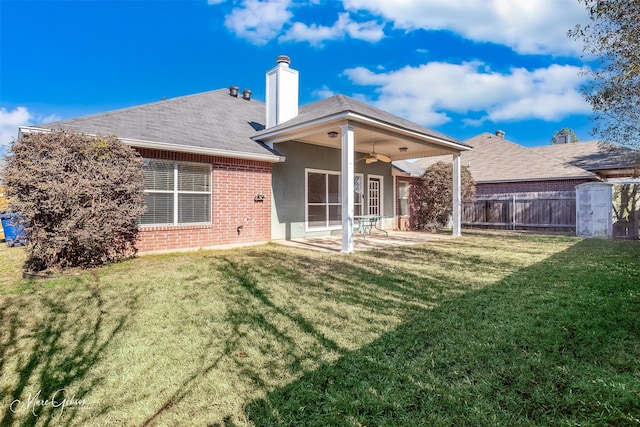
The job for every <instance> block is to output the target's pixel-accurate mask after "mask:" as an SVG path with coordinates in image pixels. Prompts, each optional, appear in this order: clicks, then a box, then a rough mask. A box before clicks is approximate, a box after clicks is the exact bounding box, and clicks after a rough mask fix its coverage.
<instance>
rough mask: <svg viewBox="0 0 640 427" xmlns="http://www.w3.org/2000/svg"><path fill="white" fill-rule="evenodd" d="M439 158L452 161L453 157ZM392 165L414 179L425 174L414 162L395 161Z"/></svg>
mask: <svg viewBox="0 0 640 427" xmlns="http://www.w3.org/2000/svg"><path fill="white" fill-rule="evenodd" d="M438 157H448V158H449V160H451V156H438ZM391 164H392V165H393V166H394V167H395V168H396V169H398V170H400V171H401V172H405V173H408V174H409V175H410V176H413V177H420V176H422V174H424V169H423V168H421V167H420V166H418V165H416V164H415V163H414V162H409V161H407V160H394V161H393V162H391Z"/></svg>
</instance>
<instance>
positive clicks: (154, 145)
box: [18, 126, 286, 163]
mask: <svg viewBox="0 0 640 427" xmlns="http://www.w3.org/2000/svg"><path fill="white" fill-rule="evenodd" d="M18 131H19V135H22V134H23V133H32V132H34V133H38V132H40V133H49V132H52V131H53V130H52V129H47V128H38V127H33V126H20V127H19V128H18ZM86 135H90V136H97V135H94V134H86ZM118 139H119V140H120V141H122V142H124V143H125V144H127V145H129V146H132V147H138V148H150V149H155V150H161V151H176V152H179V153H189V154H204V155H209V156H218V157H227V158H231V159H242V160H255V161H261V162H268V163H282V162H284V161H285V159H286V158H285V157H283V156H277V155H275V154H273V155H269V154H257V153H247V152H239V151H230V150H220V149H213V148H207V147H187V146H184V145H178V144H170V143H167V142H157V141H145V140H139V139H131V138H118Z"/></svg>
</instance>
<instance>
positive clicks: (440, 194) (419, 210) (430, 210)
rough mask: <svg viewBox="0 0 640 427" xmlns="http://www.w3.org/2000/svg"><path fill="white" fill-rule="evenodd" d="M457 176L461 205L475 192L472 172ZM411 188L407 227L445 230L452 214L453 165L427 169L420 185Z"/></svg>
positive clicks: (448, 164)
mask: <svg viewBox="0 0 640 427" xmlns="http://www.w3.org/2000/svg"><path fill="white" fill-rule="evenodd" d="M460 176H461V184H462V185H461V192H462V194H461V196H462V202H463V203H464V202H471V201H473V200H474V198H475V192H476V184H475V182H474V180H473V177H472V176H471V172H470V171H469V169H468V168H466V167H463V168H462V169H461V173H460ZM410 188H411V190H410V194H409V200H410V204H411V216H410V219H409V221H410V227H411V228H412V229H414V230H432V231H434V230H438V229H440V228H443V227H445V226H446V225H447V223H448V222H449V219H450V218H451V215H452V213H453V165H452V164H451V163H445V162H438V163H436V164H434V165H431V166H429V168H427V170H426V171H425V172H424V174H423V175H422V177H421V178H420V184H419V185H412V186H411V187H410Z"/></svg>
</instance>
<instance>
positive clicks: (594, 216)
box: [576, 182, 613, 238]
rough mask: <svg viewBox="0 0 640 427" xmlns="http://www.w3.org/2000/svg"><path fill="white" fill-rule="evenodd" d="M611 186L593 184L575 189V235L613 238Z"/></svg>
mask: <svg viewBox="0 0 640 427" xmlns="http://www.w3.org/2000/svg"><path fill="white" fill-rule="evenodd" d="M612 187H613V185H612V184H609V183H605V182H593V183H587V184H580V185H578V186H577V187H576V199H577V200H576V223H577V224H576V225H577V227H576V234H577V235H578V236H582V237H602V238H612V237H613V221H612V213H613V205H612V191H611V190H612Z"/></svg>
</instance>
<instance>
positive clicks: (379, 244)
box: [273, 231, 453, 252]
mask: <svg viewBox="0 0 640 427" xmlns="http://www.w3.org/2000/svg"><path fill="white" fill-rule="evenodd" d="M388 233H389V235H388V236H385V235H384V234H383V233H379V232H374V233H373V234H372V235H369V234H367V238H366V239H363V238H362V235H361V234H356V235H355V237H356V238H355V250H356V251H367V250H371V249H384V248H391V247H397V246H405V245H417V244H420V243H427V242H433V241H437V240H445V239H451V238H453V236H452V235H450V234H435V233H427V232H417V231H388ZM273 243H276V244H279V245H283V246H288V247H293V248H298V249H308V250H312V251H321V252H340V251H341V250H342V237H341V236H324V237H309V238H306V239H292V240H274V241H273Z"/></svg>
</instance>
